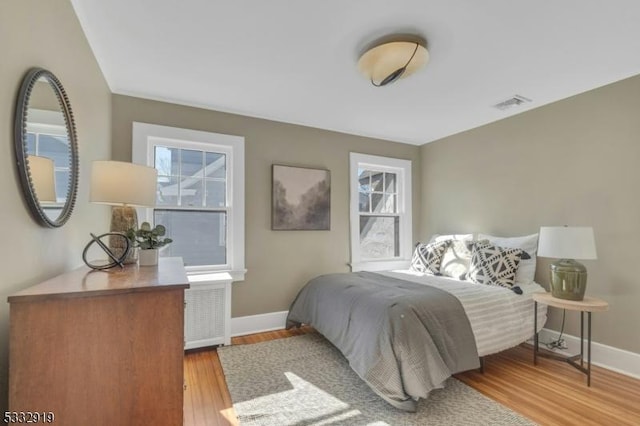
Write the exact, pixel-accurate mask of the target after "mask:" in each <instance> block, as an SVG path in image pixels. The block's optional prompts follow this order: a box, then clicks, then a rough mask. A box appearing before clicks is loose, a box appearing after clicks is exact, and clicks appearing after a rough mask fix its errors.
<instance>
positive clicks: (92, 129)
mask: <svg viewBox="0 0 640 426" xmlns="http://www.w3.org/2000/svg"><path fill="white" fill-rule="evenodd" d="M0 54H1V55H2V59H1V60H0V63H1V64H2V65H1V66H0V100H2V102H0V135H1V136H0V140H2V143H0V162H1V166H0V205H1V206H2V218H3V223H4V226H3V228H2V241H3V243H2V245H1V246H0V254H1V256H0V270H1V271H2V279H1V280H0V412H4V410H5V409H6V402H7V397H6V396H7V393H6V390H7V372H8V366H7V354H8V331H9V305H8V304H7V303H6V300H7V296H8V295H9V294H11V293H14V292H16V291H18V290H20V289H22V288H25V287H27V286H29V285H32V284H35V283H37V282H39V281H41V280H43V279H45V278H49V277H52V276H55V275H57V274H59V273H61V272H63V271H65V270H67V269H71V268H73V267H76V266H79V265H80V264H82V257H81V255H82V249H83V247H84V244H85V242H86V241H87V240H88V238H89V232H91V231H98V232H99V231H103V230H104V229H99V226H97V225H96V223H105V224H107V225H106V226H108V221H109V219H108V218H109V212H108V209H107V208H105V207H103V206H97V205H91V204H89V202H88V201H87V200H88V193H89V187H88V181H87V176H88V175H89V167H90V162H91V160H93V159H106V158H109V156H110V154H111V137H110V132H111V127H110V123H111V118H110V114H111V107H110V106H111V94H110V92H109V89H108V87H107V85H106V83H105V80H104V78H103V76H102V73H101V72H100V70H99V68H98V65H97V63H96V61H95V59H94V56H93V54H92V52H91V49H90V48H89V45H88V43H87V41H86V39H85V36H84V33H83V32H82V29H81V27H80V24H79V23H78V20H77V18H76V16H75V13H74V11H73V8H72V7H71V4H70V3H69V2H68V1H67V0H47V1H42V0H3V1H2V2H0ZM34 66H40V67H43V68H47V69H49V70H50V71H52V72H53V73H54V74H55V75H56V76H57V77H58V78H59V79H60V81H61V82H62V84H63V85H64V87H65V88H66V90H67V93H68V95H69V99H70V100H71V106H72V108H73V112H74V115H75V119H76V125H77V131H78V139H79V149H80V187H79V194H78V199H77V204H76V209H75V211H74V213H73V215H72V216H71V219H70V220H69V222H67V224H66V225H65V226H64V227H62V228H58V229H47V228H42V227H40V226H39V225H37V224H36V223H35V222H34V221H33V219H31V216H30V215H29V212H28V211H27V209H26V207H25V204H24V203H23V198H22V193H21V191H20V185H19V181H18V178H17V175H16V167H15V165H14V163H15V161H14V158H15V156H14V151H13V114H14V108H15V100H16V96H17V94H18V88H19V86H20V83H21V80H22V77H23V76H24V74H25V73H26V71H27V70H28V69H29V68H31V67H34Z"/></svg>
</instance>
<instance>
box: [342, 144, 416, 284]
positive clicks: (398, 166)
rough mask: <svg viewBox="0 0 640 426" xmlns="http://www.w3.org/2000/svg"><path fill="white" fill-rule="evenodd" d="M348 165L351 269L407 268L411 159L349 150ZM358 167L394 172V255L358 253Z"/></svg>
mask: <svg viewBox="0 0 640 426" xmlns="http://www.w3.org/2000/svg"><path fill="white" fill-rule="evenodd" d="M349 166H350V170H349V188H350V203H349V211H350V226H351V263H350V266H351V270H352V271H353V272H356V271H384V270H393V269H407V268H408V267H409V265H410V264H411V253H412V251H413V230H412V212H413V210H412V200H411V199H412V192H411V160H403V159H399V158H390V157H381V156H377V155H368V154H359V153H355V152H352V153H350V154H349ZM359 168H365V169H368V170H374V171H380V172H389V173H395V174H396V179H397V180H396V185H397V199H396V203H397V206H398V215H399V217H400V218H399V224H398V226H399V230H398V233H399V235H398V237H399V245H400V247H399V256H398V257H393V258H389V259H364V258H363V257H362V255H361V253H360V208H359V196H358V188H359V181H358V169H359Z"/></svg>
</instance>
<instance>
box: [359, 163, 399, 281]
mask: <svg viewBox="0 0 640 426" xmlns="http://www.w3.org/2000/svg"><path fill="white" fill-rule="evenodd" d="M350 169H351V171H350V187H351V204H350V210H351V268H352V270H353V271H359V270H383V269H398V268H403V267H406V266H408V265H409V262H410V260H411V249H412V232H411V161H409V160H400V159H396V158H388V157H378V156H374V155H365V154H356V153H351V155H350Z"/></svg>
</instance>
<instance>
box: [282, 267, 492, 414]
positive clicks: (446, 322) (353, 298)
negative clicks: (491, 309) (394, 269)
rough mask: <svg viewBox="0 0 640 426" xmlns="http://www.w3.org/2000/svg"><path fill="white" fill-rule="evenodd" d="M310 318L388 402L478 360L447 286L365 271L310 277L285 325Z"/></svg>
mask: <svg viewBox="0 0 640 426" xmlns="http://www.w3.org/2000/svg"><path fill="white" fill-rule="evenodd" d="M300 324H310V325H312V326H313V327H314V328H315V329H316V330H318V331H319V332H320V333H321V334H322V335H324V336H325V337H326V338H327V339H328V340H329V341H330V342H331V343H332V344H333V345H334V346H336V347H337V348H338V349H339V350H340V351H341V352H342V353H343V354H344V356H345V357H346V358H347V360H348V361H349V364H350V365H351V368H353V370H354V371H355V372H356V373H358V375H359V376H360V377H361V378H362V380H364V381H365V382H366V383H367V384H368V385H369V386H370V387H371V389H373V391H374V392H376V393H377V394H378V395H380V396H381V397H382V398H383V399H384V400H386V401H387V402H389V403H390V404H392V405H393V406H395V407H397V408H400V409H402V410H407V411H415V408H416V406H415V401H416V400H417V399H418V398H426V397H427V396H428V395H429V392H430V391H431V390H433V389H436V388H440V387H442V385H443V382H444V381H445V380H446V379H447V378H448V377H449V376H451V374H454V373H457V372H460V371H465V370H471V369H473V368H478V367H479V365H480V363H479V359H478V352H477V349H476V344H475V339H474V336H473V332H472V331H471V326H470V324H469V320H468V319H467V316H466V314H465V312H464V309H463V307H462V305H461V304H460V302H459V301H458V299H457V298H456V297H454V296H452V295H451V294H449V293H447V292H446V291H443V290H440V289H437V288H434V287H430V286H426V285H421V284H416V283H413V282H410V281H404V280H399V279H394V278H389V277H386V276H383V275H379V274H375V273H371V272H357V273H351V274H330V275H322V276H320V277H317V278H315V279H313V280H311V281H309V283H307V285H306V286H305V287H304V288H303V289H302V290H300V293H299V294H298V296H297V297H296V299H295V300H294V302H293V304H292V305H291V308H290V309H289V315H288V317H287V328H291V327H294V326H299V325H300Z"/></svg>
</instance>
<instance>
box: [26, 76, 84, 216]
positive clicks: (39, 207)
mask: <svg viewBox="0 0 640 426" xmlns="http://www.w3.org/2000/svg"><path fill="white" fill-rule="evenodd" d="M14 144H15V154H16V160H17V164H18V174H19V176H20V183H21V185H22V192H23V194H24V196H25V201H26V203H27V206H28V207H29V210H30V211H31V214H32V215H33V217H34V219H35V220H36V221H38V223H40V224H42V225H44V226H48V227H52V228H54V227H59V226H62V225H64V223H65V222H66V221H67V220H69V217H70V216H71V213H72V211H73V206H74V204H75V201H76V192H77V188H78V146H77V139H76V131H75V123H74V121H73V114H72V112H71V105H70V104H69V99H68V98H67V94H66V92H65V91H64V88H63V87H62V84H61V83H60V81H59V80H58V79H57V78H56V76H55V75H53V74H52V73H51V72H49V71H47V70H45V69H42V68H32V69H31V70H29V71H28V72H27V75H26V76H25V77H24V80H23V81H22V86H21V87H20V92H19V94H18V100H17V103H16V117H15V125H14Z"/></svg>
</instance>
